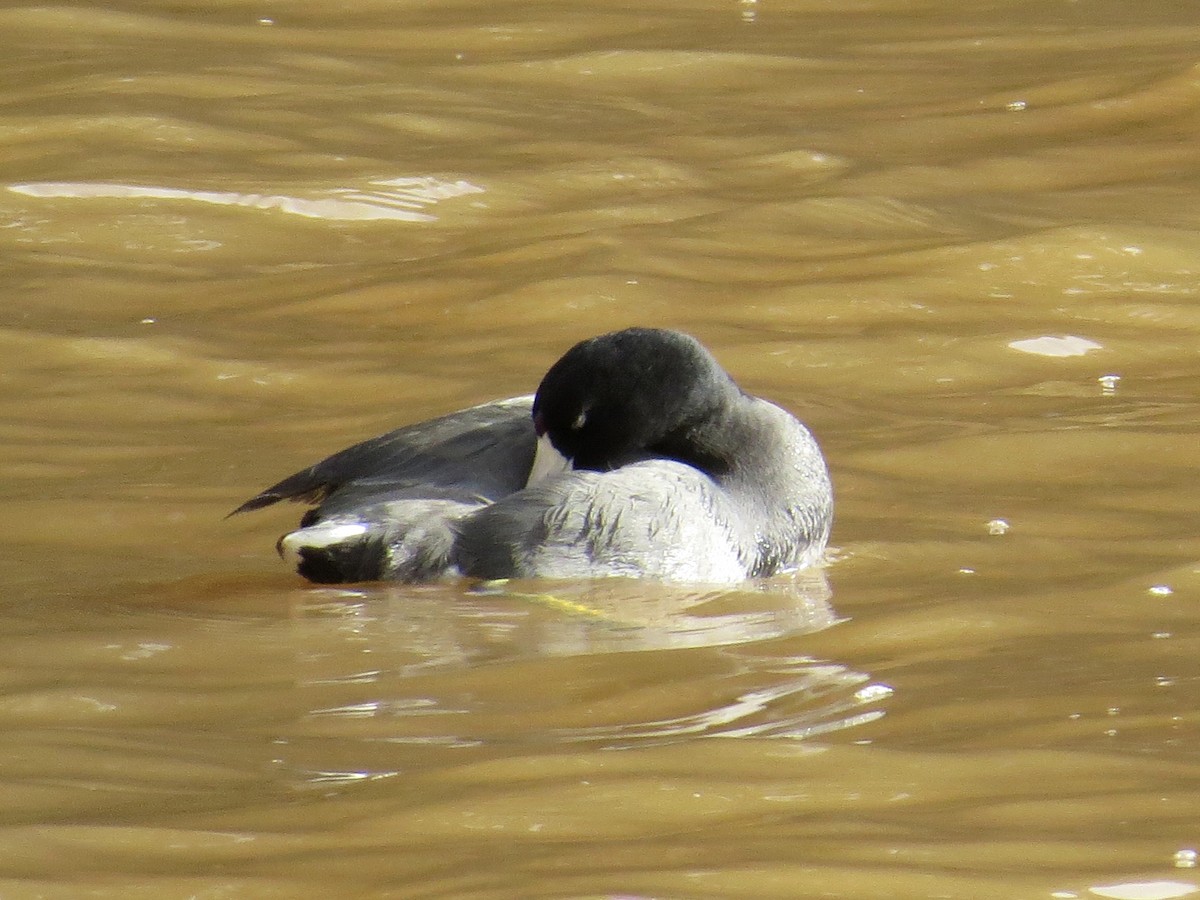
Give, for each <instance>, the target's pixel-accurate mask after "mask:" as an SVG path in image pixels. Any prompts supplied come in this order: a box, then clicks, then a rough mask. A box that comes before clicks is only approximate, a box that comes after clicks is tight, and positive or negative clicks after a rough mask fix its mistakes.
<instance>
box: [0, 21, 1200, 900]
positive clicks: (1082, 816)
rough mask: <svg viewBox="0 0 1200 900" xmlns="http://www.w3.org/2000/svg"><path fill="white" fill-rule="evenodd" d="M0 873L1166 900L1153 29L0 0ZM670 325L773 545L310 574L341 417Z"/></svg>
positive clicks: (1180, 554) (1169, 821) (1178, 289)
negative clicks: (765, 573)
mask: <svg viewBox="0 0 1200 900" xmlns="http://www.w3.org/2000/svg"><path fill="white" fill-rule="evenodd" d="M0 34H2V35H4V37H3V38H0V44H2V45H3V47H4V49H5V50H6V52H5V53H4V54H3V55H0V72H2V73H3V83H4V85H5V88H4V91H3V97H4V115H3V118H2V119H0V224H2V225H3V227H2V228H0V247H2V252H3V256H2V258H3V273H4V279H3V282H0V292H2V293H3V299H2V302H0V348H2V351H3V359H4V360H5V362H4V364H3V365H2V366H0V473H2V477H0V492H2V498H3V504H0V528H2V529H3V533H4V534H5V546H6V551H5V561H6V563H7V565H6V567H5V573H6V577H5V580H4V585H5V587H4V589H3V591H0V660H3V666H2V667H0V725H2V726H3V727H2V728H0V786H2V790H3V796H4V803H3V804H2V808H3V809H2V811H0V860H2V863H0V893H2V894H3V895H4V896H5V897H6V898H7V897H48V898H59V897H62V898H68V897H69V898H75V897H81V896H89V897H121V898H127V897H134V898H136V897H147V898H149V897H153V898H163V897H181V898H182V897H218V896H219V897H330V896H339V897H355V896H361V897H374V896H391V897H405V898H421V897H427V898H433V897H456V898H457V897H472V898H501V897H505V898H507V897H667V898H709V897H713V898H715V897H721V898H741V897H747V898H749V897H754V898H760V897H779V898H793V897H845V898H872V897H880V898H894V897H914V898H917V897H952V898H991V897H995V898H1071V897H1089V896H1105V897H1135V896H1137V897H1150V896H1154V897H1173V896H1186V895H1187V893H1189V892H1191V893H1195V892H1196V891H1197V890H1198V889H1200V877H1198V876H1197V875H1196V874H1195V870H1194V869H1193V868H1190V866H1189V863H1191V862H1193V861H1194V853H1192V851H1194V850H1196V849H1198V848H1200V831H1198V829H1197V817H1196V809H1197V804H1198V801H1200V787H1198V785H1200V758H1198V756H1197V750H1196V747H1197V737H1198V732H1197V724H1198V716H1197V711H1196V710H1197V706H1198V704H1197V700H1198V699H1200V691H1198V690H1197V688H1198V685H1200V663H1198V662H1197V660H1198V659H1200V652H1198V651H1200V629H1198V628H1197V611H1196V605H1195V604H1196V599H1197V596H1198V591H1200V539H1198V538H1197V536H1196V527H1195V521H1196V516H1195V511H1196V509H1197V507H1198V505H1200V495H1198V492H1197V487H1196V478H1195V473H1196V470H1197V463H1198V462H1200V450H1198V449H1197V448H1198V447H1200V443H1198V442H1197V430H1198V428H1197V420H1196V414H1195V409H1196V384H1197V381H1196V378H1197V374H1198V372H1197V369H1198V367H1200V361H1198V359H1197V346H1200V343H1198V339H1200V312H1198V311H1197V308H1196V306H1195V303H1196V300H1197V272H1198V271H1200V263H1198V262H1197V259H1198V257H1197V233H1198V230H1200V212H1197V210H1200V203H1198V200H1200V179H1198V170H1200V167H1198V161H1200V149H1198V148H1200V134H1198V132H1200V128H1198V125H1200V117H1198V113H1200V68H1198V66H1200V57H1198V56H1197V53H1196V49H1195V48H1196V47H1197V46H1198V40H1200V25H1197V23H1196V21H1195V16H1194V14H1193V12H1192V10H1191V9H1190V7H1187V6H1186V5H1183V6H1181V5H1179V4H1172V3H1166V2H1162V0H1152V2H1147V3H1142V4H1133V5H1131V4H1119V3H1114V2H1106V0H1097V2H1073V3H1072V2H1068V3H1051V4H1047V3H1037V4H1034V3H1023V2H1015V0H1003V2H997V3H992V4H968V5H966V6H964V5H963V4H951V3H946V2H944V0H931V2H927V3H921V4H913V3H895V2H886V0H884V2H866V3H857V4H851V5H849V6H847V5H846V4H844V3H837V4H835V3H828V2H820V0H809V2H774V0H759V2H750V0H743V2H702V0H664V2H659V3H643V4H637V5H624V4H601V5H599V6H598V5H596V4H591V3H576V2H561V3H554V4H540V3H532V2H508V3H486V4H482V3H474V2H454V3H443V4H435V5H428V4H420V3H409V2H371V3H358V4H354V5H353V7H352V8H348V7H346V6H345V5H344V4H334V3H330V2H322V0H315V2H311V3H307V4H250V3H246V2H244V0H231V2H227V3H224V4H218V5H212V4H197V3H189V2H180V3H163V2H140V3H132V2H129V3H123V4H122V3H115V4H108V5H107V6H106V7H104V8H94V7H90V6H87V5H84V6H37V7H33V6H26V7H21V6H16V7H13V6H10V7H8V8H6V9H4V10H2V11H0ZM634 323H638V324H646V325H662V326H669V327H677V328H683V329H686V330H689V331H691V332H692V333H694V334H696V335H697V336H698V337H700V338H701V339H702V340H704V341H705V342H706V343H707V344H708V345H709V346H711V347H712V348H713V350H714V352H715V353H716V354H717V356H718V357H719V359H720V360H721V361H722V362H723V363H724V364H725V365H726V367H727V368H728V369H729V370H730V371H731V372H732V373H734V375H735V376H736V377H737V378H738V380H739V382H740V383H741V384H742V385H743V386H744V387H746V388H747V389H748V390H751V391H753V392H755V393H758V394H762V395H764V396H767V397H770V398H771V399H773V400H775V401H776V402H779V403H781V404H783V405H784V406H787V407H788V408H790V409H792V410H793V411H794V412H796V413H797V414H798V415H799V416H800V417H802V418H803V419H805V420H806V421H807V422H808V423H809V424H810V425H811V426H812V428H813V430H814V431H815V433H816V434H817V435H818V437H819V438H820V439H821V442H822V444H823V446H824V448H825V450H826V453H827V456H828V458H829V461H830V465H831V468H832V471H833V475H834V481H835V487H836V492H837V504H838V505H837V521H836V526H835V532H834V541H833V543H834V550H833V552H832V554H831V557H832V558H831V562H830V564H829V565H828V566H827V567H826V568H825V569H824V570H823V571H822V572H819V573H815V574H813V575H812V577H807V576H806V577H804V578H800V579H798V580H797V581H795V582H791V581H787V582H783V583H776V584H772V585H767V586H748V587H747V588H746V589H744V590H737V591H726V592H703V591H680V590H666V589H658V588H655V587H653V586H649V585H638V584H628V583H619V582H615V583H612V584H599V585H596V584H562V585H546V584H537V583H531V584H527V585H521V586H519V589H513V590H511V591H509V592H508V593H503V594H497V593H481V592H478V591H473V590H471V589H470V586H468V585H459V584H448V585H438V586H429V587H420V588H402V587H396V586H354V587H350V588H346V589H332V588H314V587H310V586H308V585H305V584H303V583H302V582H299V581H298V580H297V579H296V578H295V577H293V576H291V575H290V574H289V573H287V572H286V570H284V568H283V566H282V564H281V563H280V562H279V560H278V559H277V558H276V557H275V554H274V552H273V549H272V547H273V543H274V540H275V538H276V536H277V535H278V534H279V533H280V532H282V531H284V530H286V529H288V528H289V527H291V526H292V524H293V523H294V521H295V519H296V517H297V516H298V514H299V509H298V508H295V507H291V508H275V509H272V510H269V511H264V512H262V513H258V514H255V515H253V516H245V517H238V518H236V519H233V520H228V521H226V520H224V519H223V516H224V515H225V513H227V512H228V511H229V510H230V509H231V508H233V507H234V506H236V505H237V504H238V503H240V502H241V501H242V500H244V499H245V498H246V497H248V496H250V495H252V494H253V493H255V492H256V491H257V490H259V489H260V488H261V487H262V486H264V485H266V484H270V483H273V482H274V481H276V480H278V478H280V477H282V476H283V475H285V474H287V473H289V472H292V471H294V470H296V469H298V468H300V467H302V466H305V465H308V464H309V463H311V462H313V461H315V460H316V459H318V458H320V457H322V456H324V455H325V454H327V453H329V452H331V451H333V450H336V449H338V448H340V447H342V446H345V445H346V444H348V443H350V442H353V441H356V440H360V439H362V438H364V437H367V436H370V435H372V434H375V433H378V432H381V431H384V430H387V429H390V428H392V427H395V426H397V425H400V424H403V423H406V422H411V421H416V420H419V419H422V418H425V417H428V416H431V415H435V414H438V413H441V412H445V411H448V410H451V409H454V408H458V407H460V406H464V405H468V404H471V403H476V402H480V401H484V400H487V399H491V398H493V397H497V396H507V395H512V394H519V393H526V392H528V391H530V390H531V389H532V388H533V387H534V386H536V384H537V382H538V380H539V379H540V377H541V374H542V373H543V372H544V371H545V369H546V367H547V366H548V365H549V364H550V363H551V362H553V360H554V359H556V358H557V356H558V355H559V354H560V353H561V352H562V351H563V350H564V349H565V348H566V347H568V346H569V345H570V344H571V343H573V342H574V341H576V340H578V339H580V338H582V337H584V336H587V335H590V334H594V333H597V332H600V331H603V330H607V329H611V328H617V327H623V326H626V325H629V324H634Z"/></svg>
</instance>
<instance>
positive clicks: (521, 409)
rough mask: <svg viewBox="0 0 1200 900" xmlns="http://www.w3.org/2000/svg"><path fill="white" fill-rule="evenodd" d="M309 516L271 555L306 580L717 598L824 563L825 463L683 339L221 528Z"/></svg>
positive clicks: (547, 385) (281, 492)
mask: <svg viewBox="0 0 1200 900" xmlns="http://www.w3.org/2000/svg"><path fill="white" fill-rule="evenodd" d="M280 500H299V501H306V502H308V503H312V504H316V505H315V507H314V508H313V509H310V510H309V511H308V512H307V513H306V514H305V515H304V517H303V518H302V519H301V521H300V527H299V528H298V529H297V530H295V531H292V532H290V533H288V534H285V535H284V536H283V537H282V538H280V539H279V542H278V545H277V547H278V550H279V552H280V554H281V555H282V556H283V557H284V558H285V559H288V560H290V561H291V562H292V563H293V564H294V565H295V566H296V568H297V571H298V572H299V573H300V574H301V575H303V576H304V577H306V578H308V579H309V580H311V581H315V582H319V583H340V582H353V581H371V580H381V579H382V580H395V581H405V582H420V581H429V580H433V579H437V578H439V577H441V576H447V575H461V576H468V577H473V578H482V579H500V578H515V577H549V578H590V577H598V576H612V575H616V576H631V577H642V578H652V579H658V580H662V581H674V582H689V583H703V584H713V583H722V584H729V583H734V582H738V581H743V580H745V579H748V578H758V577H764V576H770V575H775V574H777V573H780V572H785V571H788V570H792V569H797V568H801V567H804V566H808V565H811V564H813V563H816V562H818V561H819V560H820V558H821V556H822V554H823V552H824V549H825V545H826V543H827V541H828V538H829V530H830V526H831V522H832V518H833V494H832V487H831V484H830V479H829V472H828V469H827V467H826V464H825V460H824V457H823V456H822V454H821V450H820V448H819V447H818V445H817V442H816V440H815V439H814V438H813V436H812V434H811V433H810V432H809V430H808V429H807V428H806V427H805V426H804V425H802V424H801V423H800V422H799V421H798V420H797V419H796V418H795V417H793V416H792V415H791V414H790V413H788V412H786V411H785V410H783V409H782V408H780V407H778V406H776V405H775V404H773V403H770V402H768V401H766V400H762V399H759V398H757V397H754V396H751V395H749V394H747V393H746V392H744V391H743V390H741V388H739V387H738V385H737V384H736V383H735V382H734V381H733V379H732V378H731V377H730V376H729V375H728V374H727V373H726V372H725V370H724V369H722V368H721V366H720V364H719V363H718V362H717V361H716V359H714V358H713V356H712V354H711V353H709V351H708V350H707V349H705V347H704V346H703V345H702V344H700V342H699V341H697V340H696V339H695V338H693V337H691V336H689V335H686V334H683V333H681V332H678V331H668V330H665V329H657V328H627V329H624V330H622V331H614V332H611V333H608V334H603V335H600V336H598V337H593V338H589V339H588V340H585V341H581V342H580V343H578V344H576V345H575V346H574V347H572V348H571V349H570V350H568V351H567V352H566V353H565V354H564V355H563V356H562V358H561V359H559V360H558V361H557V362H556V363H554V365H553V366H551V367H550V369H549V371H548V372H547V373H546V375H545V377H544V378H543V379H542V381H541V384H540V385H539V387H538V389H537V393H536V394H535V395H533V396H532V397H516V398H512V399H508V400H498V401H494V402H492V403H485V404H483V405H481V406H475V407H471V408H470V409H464V410H461V411H459V412H454V413H450V414H449V415H445V416H441V417H440V418H436V419H431V420H429V421H426V422H421V423H418V424H415V425H407V426H404V427H402V428H398V429H397V430H395V431H392V432H389V433H387V434H384V435H381V436H379V437H375V438H371V439H370V440H367V441H364V442H362V443H360V444H355V445H354V446H352V447H349V448H347V449H345V450H342V451H340V452H339V453H335V454H334V455H333V456H330V457H329V458H327V459H325V460H323V461H321V462H318V463H316V464H315V465H313V466H310V467H309V468H307V469H304V470H303V471H300V472H297V473H296V474H294V475H291V476H289V477H288V478H285V479H284V480H283V481H281V482H279V483H278V484H276V485H273V486H272V487H269V488H267V489H266V490H264V491H262V492H261V493H259V494H257V495H256V496H254V497H252V498H251V499H249V500H247V501H246V502H245V503H243V504H242V505H241V506H239V507H238V508H237V509H236V510H234V511H233V513H231V514H230V515H234V514H236V513H242V512H247V511H249V510H254V509H259V508H261V507H265V506H269V505H271V504H273V503H276V502H278V501H280Z"/></svg>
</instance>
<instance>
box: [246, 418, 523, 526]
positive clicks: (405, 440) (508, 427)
mask: <svg viewBox="0 0 1200 900" xmlns="http://www.w3.org/2000/svg"><path fill="white" fill-rule="evenodd" d="M532 403H533V399H532V398H531V397H518V398H515V399H513V400H501V401H497V402H495V403H487V404H484V405H483V406H476V407H472V408H471V409H464V410H461V411H459V412H455V413H450V414H449V415H445V416H441V417H439V418H436V419H430V420H429V421H427V422H419V423H417V424H415V425H406V426H404V427H403V428H397V429H396V430H395V431H389V432H388V433H387V434H382V435H380V436H378V437H374V438H370V439H369V440H365V441H362V442H361V443H358V444H355V445H354V446H352V447H347V448H346V449H345V450H341V451H339V452H337V453H335V454H333V455H332V456H330V457H328V458H327V459H324V460H322V461H321V462H319V463H317V464H316V465H312V466H309V467H308V468H307V469H304V470H302V471H300V472H297V473H296V474H294V475H289V476H288V477H287V478H285V479H283V480H282V481H280V482H279V483H278V484H274V485H272V486H271V487H269V488H267V489H266V490H264V491H262V492H261V493H259V494H256V495H255V496H253V497H251V498H250V499H249V500H247V501H246V502H245V503H243V504H242V505H241V506H239V507H238V508H237V509H235V510H234V511H233V512H231V513H230V514H229V515H231V516H234V515H237V514H238V513H244V512H250V511H251V510H255V509H262V508H263V507H265V506H270V505H271V504H273V503H278V502H279V501H280V500H293V501H299V502H305V503H321V502H323V501H325V500H326V499H327V498H329V496H330V495H331V494H333V493H335V492H336V491H338V490H339V489H340V488H343V487H345V486H347V485H357V486H358V487H360V488H362V489H363V490H362V491H355V493H362V492H369V493H372V494H385V493H387V492H388V491H389V490H392V489H394V488H397V487H402V486H408V485H422V484H423V485H429V486H431V487H446V488H453V489H454V490H455V491H456V492H462V491H468V492H470V493H471V494H473V495H477V496H479V497H482V498H486V499H495V498H497V497H502V496H506V495H507V494H511V493H512V492H513V491H517V490H520V489H521V488H522V487H524V485H525V481H526V479H527V478H528V476H529V467H530V465H531V464H532V461H533V453H534V448H535V445H536V441H537V435H536V434H535V432H534V429H533V423H532V420H531V419H530V409H531V407H532Z"/></svg>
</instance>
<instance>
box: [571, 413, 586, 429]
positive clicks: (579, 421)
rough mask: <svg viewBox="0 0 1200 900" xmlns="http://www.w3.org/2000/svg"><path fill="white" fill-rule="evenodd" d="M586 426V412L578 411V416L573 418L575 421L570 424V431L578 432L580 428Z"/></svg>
mask: <svg viewBox="0 0 1200 900" xmlns="http://www.w3.org/2000/svg"><path fill="white" fill-rule="evenodd" d="M586 424H587V410H586V409H581V410H580V411H579V415H577V416H576V417H575V421H574V422H572V423H571V430H572V431H578V430H579V429H580V428H582V427H583V426H584V425H586Z"/></svg>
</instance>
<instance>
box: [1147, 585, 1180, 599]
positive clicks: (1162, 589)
mask: <svg viewBox="0 0 1200 900" xmlns="http://www.w3.org/2000/svg"><path fill="white" fill-rule="evenodd" d="M1150 593H1151V594H1153V595H1154V596H1155V597H1169V596H1171V595H1172V594H1173V593H1175V591H1174V590H1172V588H1171V586H1170V585H1169V584H1154V585H1151V586H1150Z"/></svg>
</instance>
